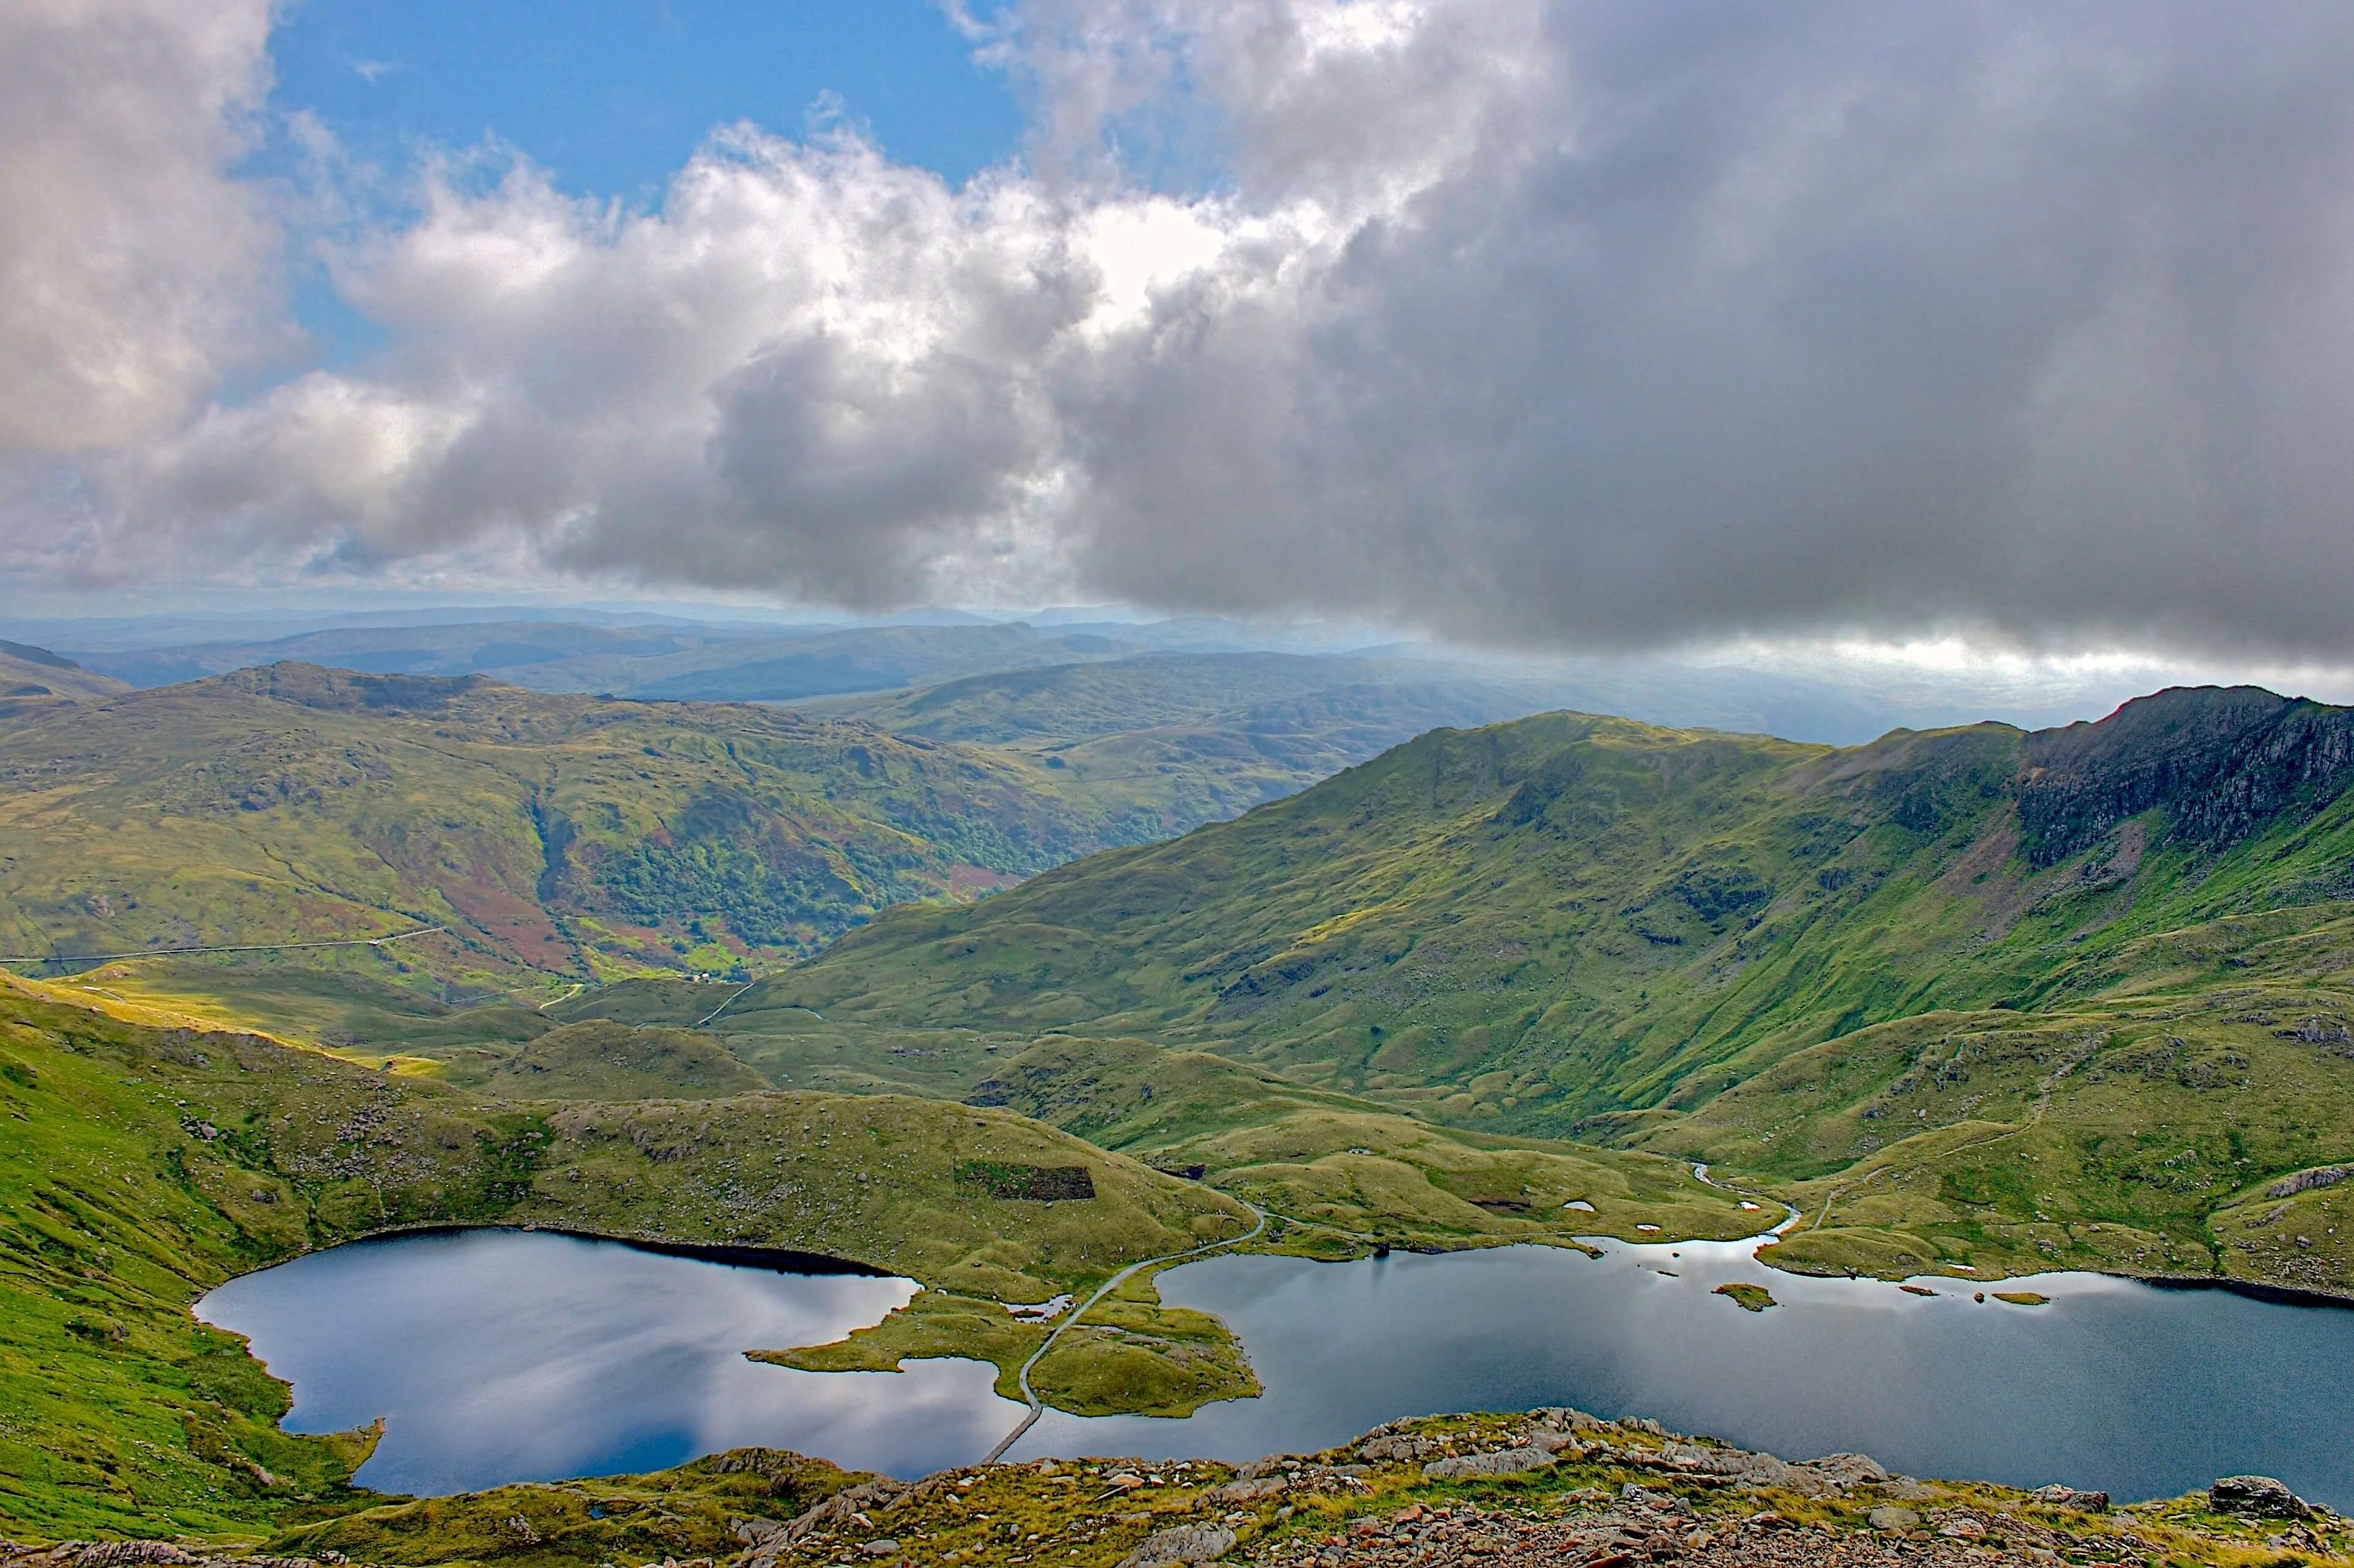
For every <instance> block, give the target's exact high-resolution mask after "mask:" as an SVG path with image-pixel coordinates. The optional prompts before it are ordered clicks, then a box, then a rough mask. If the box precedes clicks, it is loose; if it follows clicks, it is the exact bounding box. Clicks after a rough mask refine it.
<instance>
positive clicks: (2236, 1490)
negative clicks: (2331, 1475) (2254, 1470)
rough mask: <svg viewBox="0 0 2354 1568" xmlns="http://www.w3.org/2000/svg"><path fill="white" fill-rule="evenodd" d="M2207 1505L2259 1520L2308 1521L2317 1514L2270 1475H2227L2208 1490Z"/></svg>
mask: <svg viewBox="0 0 2354 1568" xmlns="http://www.w3.org/2000/svg"><path fill="white" fill-rule="evenodd" d="M2207 1506H2208V1507H2209V1508H2211V1509H2213V1510H2215V1511H2216V1512H2217V1513H2237V1514H2246V1515H2248V1516H2250V1517H2251V1518H2255V1519H2306V1518H2310V1517H2311V1516H2312V1513H2313V1510H2312V1508H2311V1507H2310V1506H2309V1505H2308V1504H2307V1503H2306V1500H2305V1499H2303V1498H2301V1497H2299V1496H2297V1495H2296V1493H2295V1492H2293V1491H2291V1490H2289V1489H2288V1488H2287V1487H2286V1486H2285V1484H2283V1483H2282V1482H2279V1481H2276V1480H2274V1479H2273V1478H2271V1477H2270V1476H2226V1477H2224V1478H2222V1479H2221V1480H2220V1481H2217V1482H2216V1483H2215V1484H2214V1485H2213V1486H2211V1487H2209V1488H2208V1489H2207Z"/></svg>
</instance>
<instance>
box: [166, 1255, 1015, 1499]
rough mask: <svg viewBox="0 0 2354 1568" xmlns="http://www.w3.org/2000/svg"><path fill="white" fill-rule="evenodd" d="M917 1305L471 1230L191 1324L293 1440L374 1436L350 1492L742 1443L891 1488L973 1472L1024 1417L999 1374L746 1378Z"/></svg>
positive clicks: (431, 1487)
mask: <svg viewBox="0 0 2354 1568" xmlns="http://www.w3.org/2000/svg"><path fill="white" fill-rule="evenodd" d="M914 1292H915V1286H914V1285H913V1283H912V1282H910V1281H908V1280H905V1279H874V1278H866V1277H857V1276H851V1275H831V1276H810V1275H787V1274H777V1273H772V1272H769V1271H768V1270H765V1269H757V1268H744V1267H731V1266H723V1265H718V1264H711V1263H704V1262H699V1261H695V1260H691V1259H684V1258H677V1257H668V1256H663V1255H655V1254H652V1253H644V1252H639V1251H635V1250H633V1249H631V1248H629V1247H626V1246H622V1245H617V1244H614V1243H610V1242H589V1241H583V1240H579V1239H578V1238H575V1237H569V1236H558V1235H551V1234H545V1233H539V1234H521V1233H516V1232H508V1231H476V1232H469V1233H465V1234H454V1235H432V1236H414V1237H402V1238H398V1239H395V1240H387V1241H382V1242H371V1243H363V1244H360V1245H354V1246H346V1247H338V1248H334V1249H333V1250H331V1251H327V1252H322V1253H315V1254H313V1255H310V1256H308V1257H303V1258H300V1259H297V1260H296V1261H294V1262H292V1263H290V1264H285V1265H281V1266H279V1267H277V1268H273V1269H269V1270H265V1271H263V1272H262V1273H260V1274H256V1275H249V1276H247V1277H244V1278H242V1279H238V1280H233V1281H231V1282H230V1283H229V1284H228V1285H225V1286H223V1287H220V1288H219V1289H218V1290H216V1291H214V1292H212V1293H211V1294H210V1295H208V1296H207V1297H206V1298H204V1300H203V1301H202V1302H201V1303H199V1304H198V1308H197V1313H198V1316H200V1317H202V1318H203V1319H205V1320H206V1321H207V1322H211V1323H215V1324H217V1325H218V1326H220V1327H222V1328H225V1329H229V1330H234V1331H236V1332H239V1333H242V1334H245V1335H247V1336H248V1337H249V1338H250V1339H251V1340H253V1342H254V1350H255V1353H256V1354H258V1355H260V1357H261V1358H262V1359H263V1360H264V1361H267V1362H268V1363H269V1365H270V1371H271V1372H275V1373H276V1374H277V1375H279V1376H280V1377H282V1378H285V1379H287V1380H288V1381H290V1382H291V1383H293V1384H294V1391H295V1404H294V1410H293V1413H292V1415H291V1416H290V1417H289V1418H288V1420H287V1423H286V1425H287V1426H288V1428H289V1429H290V1430H293V1431H301V1432H332V1431H339V1430H343V1429H345V1428H349V1427H353V1426H359V1425H366V1423H368V1422H370V1421H372V1420H374V1419H375V1418H376V1417H377V1416H379V1415H382V1416H386V1417H387V1424H386V1430H385V1437H384V1442H383V1443H382V1445H381V1446H378V1448H377V1449H376V1454H375V1456H374V1457H372V1458H370V1459H369V1461H368V1462H367V1464H366V1465H365V1466H364V1467H362V1468H361V1470H360V1472H359V1477H358V1479H359V1481H360V1483H361V1484H362V1485H365V1486H370V1487H375V1488H377V1489H382V1490H386V1491H400V1492H419V1493H438V1492H447V1491H454V1490H461V1489H470V1488H475V1487H483V1486H492V1485H496V1484H499V1483H501V1482H504V1481H512V1480H536V1479H551V1478H557V1477H562V1476H574V1475H581V1474H594V1473H599V1472H602V1473H613V1472H619V1471H627V1470H638V1469H648V1468H654V1467H661V1466H664V1465H672V1464H677V1463H680V1462H682V1461H684V1460H685V1459H688V1458H691V1457H695V1455H698V1454H705V1453H711V1452H716V1451H718V1450H721V1449H726V1448H734V1447H744V1446H755V1445H757V1446H769V1447H782V1448H793V1449H797V1450H799V1451H801V1452H804V1453H811V1454H822V1455H824V1456H826V1457H829V1458H832V1459H834V1460H835V1461H837V1462H839V1463H841V1464H843V1465H847V1466H851V1467H859V1468H881V1469H888V1470H892V1471H896V1472H899V1473H903V1474H920V1473H922V1472H923V1471H926V1470H929V1469H933V1468H937V1467H940V1466H943V1465H950V1464H958V1463H961V1462H964V1461H967V1460H970V1459H971V1458H973V1457H975V1456H977V1455H979V1454H980V1453H981V1452H983V1451H985V1450H986V1449H987V1448H988V1446H990V1444H991V1442H993V1441H995V1439H996V1438H997V1436H999V1435H1000V1434H1002V1432H1003V1431H1004V1430H1005V1428H1006V1427H1007V1426H1009V1425H1012V1423H1013V1420H1014V1419H1016V1418H1017V1416H1018V1414H1019V1407H1018V1406H1015V1405H1013V1404H1008V1403H1007V1402H1006V1401H1003V1400H1001V1399H998V1398H997V1397H996V1396H995V1395H994V1394H992V1393H991V1391H990V1383H991V1379H992V1377H993V1375H994V1373H993V1372H992V1370H991V1368H988V1367H986V1366H982V1365H981V1364H979V1363H976V1362H971V1361H923V1362H914V1363H910V1366H909V1369H908V1370H907V1372H863V1373H816V1372H794V1371H791V1370H790V1369H789V1368H784V1367H774V1366H766V1365H761V1364H759V1363H757V1362H752V1361H746V1360H744V1359H743V1355H742V1352H743V1351H747V1350H753V1349H761V1348H780V1347H785V1346H791V1345H805V1344H822V1343H824V1342H826V1341H828V1340H837V1339H840V1338H841V1337H842V1336H843V1334H845V1333H847V1332H848V1331H849V1330H852V1329H854V1328H858V1327H860V1326H862V1325H864V1324H868V1323H873V1322H875V1321H877V1320H879V1319H881V1318H882V1317H883V1315H884V1314H885V1313H886V1312H888V1311H889V1310H890V1309H891V1308H895V1307H897V1306H899V1305H901V1304H902V1303H903V1302H905V1301H906V1300H907V1298H909V1297H910V1296H912V1295H913V1294H914ZM362 1346H365V1347H366V1354H355V1353H354V1352H355V1350H356V1349H357V1348H359V1347H362Z"/></svg>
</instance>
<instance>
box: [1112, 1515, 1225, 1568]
mask: <svg viewBox="0 0 2354 1568" xmlns="http://www.w3.org/2000/svg"><path fill="white" fill-rule="evenodd" d="M1234 1545H1235V1532H1234V1531H1231V1530H1228V1529H1227V1528H1226V1527H1225V1525H1223V1524H1184V1525H1179V1526H1178V1527H1177V1528H1176V1529H1174V1530H1163V1531H1156V1532H1154V1533H1153V1534H1151V1535H1149V1536H1147V1537H1145V1540H1144V1544H1143V1545H1141V1546H1140V1547H1138V1548H1137V1549H1136V1550H1135V1551H1133V1552H1129V1554H1128V1555H1127V1556H1125V1557H1123V1558H1121V1559H1120V1560H1119V1568H1183V1565H1190V1564H1193V1563H1215V1562H1216V1561H1217V1560H1218V1559H1219V1558H1221V1557H1224V1556H1225V1554H1226V1553H1227V1552H1231V1551H1233V1550H1234Z"/></svg>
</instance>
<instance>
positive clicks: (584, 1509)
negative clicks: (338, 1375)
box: [0, 1408, 2354, 1568]
mask: <svg viewBox="0 0 2354 1568" xmlns="http://www.w3.org/2000/svg"><path fill="white" fill-rule="evenodd" d="M263 1551H264V1552H268V1553H274V1555H265V1556H260V1557H236V1556H231V1555H220V1556H207V1555H203V1554H201V1552H199V1551H198V1550H197V1549H196V1548H193V1547H191V1548H187V1549H185V1550H184V1549H183V1548H181V1547H175V1546H171V1545H166V1544H164V1543H161V1542H129V1543H122V1542H117V1543H111V1544H105V1545H92V1544H90V1543H86V1542H85V1543H68V1544H67V1545H64V1546H61V1547H55V1548H48V1547H43V1548H11V1547H6V1546H5V1545H0V1568H142V1565H144V1564H148V1563H157V1564H164V1565H165V1568H336V1565H338V1564H343V1563H387V1564H404V1565H417V1568H427V1565H433V1564H449V1565H450V1568H459V1565H460V1564H470V1563H472V1564H484V1565H488V1564H497V1565H498V1568H597V1565H599V1564H610V1565H612V1568H853V1565H858V1564H865V1565H869V1568H1204V1565H1206V1564H1211V1563H1225V1564H1232V1565H1235V1568H1243V1565H1245V1564H1248V1565H1250V1568H1537V1565H1539V1564H1543V1565H1544V1568H1638V1565H1641V1568H1654V1565H1670V1568H1673V1565H1681V1568H1800V1565H1804V1568H1874V1565H1886V1568H1895V1565H1897V1564H1903V1565H1905V1568H1988V1565H1994V1568H2014V1565H2017V1568H2023V1565H2025V1564H2030V1563H2033V1564H2052V1563H2079V1564H2104V1563H2105V1564H2118V1565H2123V1564H2127V1563H2130V1564H2135V1565H2136V1568H2191V1565H2199V1568H2255V1565H2258V1564H2262V1565H2264V1568H2288V1565H2290V1564H2297V1565H2301V1568H2354V1528H2349V1521H2348V1520H2344V1519H2341V1518H2339V1517H2338V1515H2336V1514H2334V1513H2332V1512H2330V1511H2329V1510H2327V1509H2324V1508H2320V1507H2317V1506H2315V1505H2313V1504H2312V1503H2310V1502H2308V1501H2307V1500H2306V1499H2300V1498H2298V1497H2297V1496H2296V1494H2295V1493H2294V1492H2293V1491H2291V1490H2290V1489H2289V1488H2287V1487H2286V1486H2285V1485H2283V1484H2282V1483H2280V1482H2279V1481H2276V1480H2272V1479H2270V1478H2264V1477H2251V1476H2235V1477H2227V1478H2223V1479H2222V1480H2220V1481H2217V1482H2216V1483H2215V1484H2214V1486H2213V1487H2212V1488H2211V1489H2209V1490H2208V1491H2204V1492H2199V1493H2193V1494H2191V1495H2190V1496H2188V1497H2183V1498H2177V1499H2169V1500H2165V1501H2160V1502H2153V1503H2137V1504H2133V1505H2130V1506H2128V1507H2125V1508H2116V1507H2113V1506H2112V1501H2111V1499H2109V1498H2108V1497H2106V1496H2105V1495H2104V1494H2102V1493H2100V1492H2096V1491H2088V1490H2084V1489H2076V1488H2073V1487H2069V1486H2066V1485H2061V1484H2054V1485H2051V1486H2045V1487H2042V1488H2040V1489H2035V1490H2032V1491H2026V1490H2020V1489H2015V1488H2007V1487H1995V1486H1988V1485H1984V1484H1980V1483H1975V1482H1967V1481H1924V1480H1915V1479H1914V1478H1911V1477H1907V1476H1901V1475H1893V1474H1891V1473H1890V1472H1889V1470H1888V1469H1887V1468H1886V1467H1884V1466H1882V1465H1880V1464H1879V1463H1877V1462H1875V1461H1874V1460H1872V1458H1870V1457H1866V1456H1864V1455H1861V1454H1833V1455H1829V1456H1826V1457H1820V1458H1815V1459H1808V1460H1797V1461H1794V1460H1786V1459H1783V1458H1780V1457H1776V1456H1775V1455H1772V1454H1764V1453H1758V1452H1755V1451H1753V1450H1749V1449H1744V1448H1739V1447H1735V1446H1732V1445H1730V1444H1725V1443H1721V1442H1718V1441H1716V1440H1714V1439H1712V1438H1707V1437H1692V1436H1681V1435H1680V1434H1677V1433H1673V1432H1670V1431H1667V1430H1666V1429H1664V1428H1663V1427H1661V1426H1659V1425H1658V1424H1657V1423H1656V1422H1650V1421H1639V1420H1625V1421H1616V1422H1611V1421H1604V1420H1601V1419H1598V1418H1597V1417H1595V1416H1593V1415H1589V1414H1585V1413H1583V1412H1580V1411H1575V1410H1566V1409H1560V1408H1550V1409H1541V1410H1532V1411H1527V1412H1523V1413H1517V1414H1485V1415H1446V1416H1431V1417H1426V1418H1421V1419H1416V1420H1410V1421H1397V1422H1392V1423H1390V1424H1388V1425H1384V1426H1381V1427H1378V1428H1376V1429H1375V1430H1373V1431H1372V1432H1369V1433H1366V1434H1365V1435H1364V1436H1363V1437H1360V1438H1359V1439H1357V1440H1356V1441H1355V1442H1353V1443H1350V1444H1347V1445H1345V1446H1341V1447H1338V1448H1333V1449H1328V1450H1326V1451H1324V1452H1322V1453H1320V1454H1291V1455H1283V1454H1278V1455H1271V1456H1269V1457H1266V1458H1262V1459H1257V1460H1255V1461H1253V1462H1252V1463H1250V1464H1248V1465H1245V1466H1242V1467H1239V1468H1237V1467H1232V1466H1227V1465H1222V1464H1216V1463H1212V1462H1209V1461H1204V1460H1194V1459H1180V1460H1161V1461H1148V1460H1143V1459H1078V1460H1054V1459H1043V1460H1039V1461H1036V1462H1034V1463H1031V1464H1023V1465H990V1466H982V1465H973V1466H968V1467H962V1468H959V1469H953V1470H943V1471H939V1472H938V1473H937V1474H934V1475H930V1476H927V1477H925V1478H923V1479H921V1480H919V1481H903V1480H897V1479H894V1478H889V1477H885V1476H874V1475H862V1474H856V1473H853V1472H846V1471H843V1470H840V1469H837V1468H835V1467H832V1466H831V1465H828V1464H826V1463H824V1461H822V1460H814V1459H810V1458H806V1457H802V1456H800V1455H794V1454H787V1453H783V1452H781V1451H774V1450H766V1449H740V1450H737V1451H736V1452H734V1453H731V1454H725V1455H715V1456H712V1457H708V1458H705V1459H699V1460H696V1461H695V1462H694V1463H693V1464H691V1465H685V1466H682V1467H678V1468H677V1469H674V1470H667V1471H661V1472H657V1473H655V1474H652V1475H647V1476H631V1477H608V1478H599V1479H591V1480H580V1481H567V1482H559V1483H555V1484H553V1485H548V1486H511V1487H502V1488H499V1489H495V1490H493V1491H491V1492H484V1493H476V1494H472V1495H468V1496H461V1497H455V1498H436V1499H417V1500H415V1501H411V1502H405V1503H387V1504H386V1505H384V1506H382V1507H380V1508H376V1509H370V1510H362V1511H361V1512H359V1513H356V1514H349V1515H345V1516H342V1517H339V1518H337V1519H334V1520H326V1521H323V1522H320V1523H318V1524H313V1525H309V1526H304V1527H302V1528H299V1529H296V1530H292V1531H288V1532H287V1533H286V1534H285V1535H283V1536H281V1538H279V1539H278V1540H277V1541H276V1542H270V1543H268V1544H267V1545H265V1547H264V1548H263Z"/></svg>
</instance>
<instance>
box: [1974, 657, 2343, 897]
mask: <svg viewBox="0 0 2354 1568" xmlns="http://www.w3.org/2000/svg"><path fill="white" fill-rule="evenodd" d="M2020 762H2021V771H2020V775H2019V777H2018V779H2016V781H2015V784H2014V792H2015V795H2016V798H2017V800H2018V805H2019V818H2020V829H2021V833H2020V837H2021V841H2022V842H2023V843H2024V844H2025V846H2026V848H2027V852H2028V855H2029V858H2030V860H2031V862H2032V863H2034V864H2036V865H2038V866H2049V865H2054V864H2057V863H2059V862H2061V861H2062V860H2065V859H2067V858H2068V857H2069V856H2070V855H2073V854H2077V853H2082V852H2084V850H2086V849H2088V848H2090V847H2091V846H2092V845H2093V844H2094V843H2095V842H2098V841H2099V840H2100V839H2101V838H2102V837H2103V835H2105V834H2106V833H2108V832H2111V831H2113V830H2114V829H2115V827H2116V826H2117V825H2118V824H2120V823H2122V822H2124V821H2127V820H2128V819H2131V818H2134V817H2137V816H2141V815H2143V814H2144V813H2146V812H2153V811H2154V812H2157V813H2159V814H2160V815H2161V816H2162V817H2163V819H2164V823H2165V827H2166V830H2167V832H2168V836H2169V837H2170V838H2172V839H2174V840H2175V841H2177V842H2181V843H2184V844H2186V845H2190V846H2195V847H2197V848H2200V849H2202V850H2206V851H2210V852H2213V851H2220V850H2223V849H2228V848H2229V847H2231V846H2232V845H2233V844H2236V843H2239V842H2242V841H2243V840H2245V839H2247V838H2250V837H2252V836H2253V835H2254V834H2256V833H2259V832H2264V830H2265V829H2266V828H2267V827H2269V826H2271V825H2272V824H2273V823H2274V821H2278V820H2279V819H2280V818H2282V817H2283V816H2286V815H2292V814H2296V813H2298V812H2306V813H2309V812H2311V811H2314V810H2318V809H2320V808H2321V807H2323V806H2326V805H2327V804H2328V803H2329V802H2331V801H2332V800H2336V799H2337V797H2338V795H2339V794H2340V793H2342V792H2343V791H2344V790H2345V789H2346V786H2347V784H2348V782H2349V779H2354V712H2349V710H2347V709H2345V708H2338V707H2330V706H2328V705H2324V704H2321V703H2315V702H2307V701H2304V700H2302V699H2291V698H2287V697H2281V696H2275V695H2274V694H2272V693H2270V692H2267V691H2264V690H2263V689H2261V688H2259V687H2254V686H2233V687H2229V688H2219V687H2211V686H2210V687H2200V688H2196V689H2184V690H2175V691H2168V692H2161V693H2159V694H2157V695H2156V696H2150V697H2143V698H2139V699H2137V701H2134V702H2130V703H2127V704H2126V705H2125V706H2124V707H2122V708H2119V709H2118V710H2117V711H2116V712H2115V714H2112V715H2110V716H2109V717H2107V718H2105V719H2103V720H2102V721H2101V722H2100V723H2098V724H2076V725H2070V726H2068V727H2067V728H2065V729H2050V730H2041V731H2039V732H2037V733H2036V734H2034V735H2031V736H2026V737H2025V739H2024V741H2023V742H2022V743H2021V745H2020Z"/></svg>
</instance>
